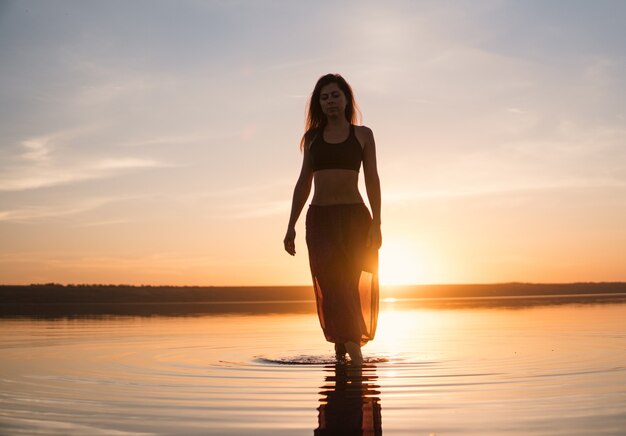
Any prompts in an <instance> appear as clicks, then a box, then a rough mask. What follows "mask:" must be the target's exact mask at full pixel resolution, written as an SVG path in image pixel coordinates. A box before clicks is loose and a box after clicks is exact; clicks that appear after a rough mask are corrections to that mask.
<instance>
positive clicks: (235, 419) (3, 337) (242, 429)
mask: <svg viewBox="0 0 626 436" xmlns="http://www.w3.org/2000/svg"><path fill="white" fill-rule="evenodd" d="M310 309H312V310H314V309H313V306H311V307H310ZM310 309H307V310H304V311H303V310H302V306H301V305H300V306H298V309H297V310H296V311H295V313H290V312H289V311H285V310H284V308H282V309H281V310H280V313H271V314H268V313H256V314H252V313H219V312H217V313H216V312H215V311H214V313H210V314H206V315H196V316H154V317H130V316H125V317H88V318H50V319H33V318H4V319H0V368H1V376H0V431H1V433H2V434H21V433H22V434H33V433H41V434H80V435H83V434H107V435H108V434H216V435H218V434H219V435H230V434H232V435H246V434H255V435H256V434H266V435H292V434H293V435H300V434H313V433H315V434H346V433H347V431H346V428H360V429H361V432H356V433H352V434H361V433H362V434H392V435H393V434H411V435H416V434H417V435H431V434H437V435H450V434H480V435H486V434H487V435H489V434H493V435H496V434H519V435H522V434H523V435H533V434H537V435H550V434H555V435H557V434H559V435H560V434H562V435H575V434H594V435H602V434H604V435H613V434H614V435H617V434H623V431H624V429H625V428H626V387H625V386H626V325H625V323H626V321H625V315H626V304H625V303H624V302H619V301H618V302H615V301H614V302H612V303H611V304H580V302H578V303H576V304H573V303H572V304H559V305H546V304H545V302H544V303H541V302H536V301H535V302H534V303H532V304H530V303H529V304H521V305H520V304H517V305H515V304H507V303H504V304H487V305H486V304H484V302H477V303H476V304H471V302H469V303H468V302H467V301H465V302H464V303H463V304H460V305H459V304H457V305H450V304H446V305H443V306H433V305H432V304H426V303H425V302H420V301H414V302H396V303H384V304H383V305H382V308H381V309H382V311H381V316H380V322H379V330H378V334H377V337H376V340H375V341H374V342H372V343H370V344H368V345H367V346H366V347H365V348H364V349H363V351H364V355H365V357H366V361H367V363H366V365H365V366H364V368H363V369H362V370H356V369H353V368H350V367H346V366H345V365H336V364H335V361H334V357H333V355H332V354H331V351H332V348H331V345H330V344H328V343H326V342H325V341H324V339H323V336H322V334H321V329H320V328H319V324H318V321H317V318H316V315H315V313H314V312H312V311H311V310H310ZM261 312H262V311H261Z"/></svg>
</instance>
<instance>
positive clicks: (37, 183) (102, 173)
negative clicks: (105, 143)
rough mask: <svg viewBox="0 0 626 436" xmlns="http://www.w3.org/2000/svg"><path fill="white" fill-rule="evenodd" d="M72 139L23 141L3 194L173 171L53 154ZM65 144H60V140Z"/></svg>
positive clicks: (1, 182) (0, 179)
mask: <svg viewBox="0 0 626 436" xmlns="http://www.w3.org/2000/svg"><path fill="white" fill-rule="evenodd" d="M69 136H71V135H70V134H69V133H68V132H66V133H65V134H51V135H48V136H43V137H38V138H30V139H26V140H24V141H22V142H21V143H20V146H21V148H22V149H25V151H24V152H22V153H20V154H19V155H18V156H16V157H15V158H13V159H12V164H9V165H7V166H5V167H4V168H2V175H0V192H2V191H4V192H7V191H8V192H10V191H24V190H28V189H38V188H45V187H50V186H57V185H66V184H71V183H76V182H80V181H84V180H90V179H101V178H107V177H113V176H115V175H117V174H119V173H121V172H127V171H132V170H142V169H147V168H162V167H172V166H175V165H173V164H167V163H164V162H160V161H157V160H155V159H150V158H142V157H135V156H115V157H98V158H90V157H89V156H85V157H83V158H71V159H68V158H65V157H64V156H62V155H61V154H60V153H57V154H55V153H53V151H54V150H55V149H56V148H63V146H64V145H65V144H64V142H65V141H67V140H68V138H69ZM61 138H62V139H65V141H59V139H61Z"/></svg>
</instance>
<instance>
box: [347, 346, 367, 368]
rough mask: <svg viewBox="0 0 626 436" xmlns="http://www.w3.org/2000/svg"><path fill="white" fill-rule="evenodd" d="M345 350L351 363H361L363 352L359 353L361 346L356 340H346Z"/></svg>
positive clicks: (359, 364) (358, 364)
mask: <svg viewBox="0 0 626 436" xmlns="http://www.w3.org/2000/svg"><path fill="white" fill-rule="evenodd" d="M345 345H346V350H347V351H348V354H349V355H350V359H351V361H352V364H353V365H357V366H361V365H363V354H361V346H360V345H359V344H357V343H356V342H346V344H345Z"/></svg>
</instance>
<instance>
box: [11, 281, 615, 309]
mask: <svg viewBox="0 0 626 436" xmlns="http://www.w3.org/2000/svg"><path fill="white" fill-rule="evenodd" d="M625 292H626V282H585V283H553V284H542V283H495V284H464V285H408V286H386V287H382V290H381V297H382V298H385V297H397V298H471V297H512V296H538V295H567V294H572V295H577V294H612V293H625ZM312 299H313V290H312V289H311V287H310V286H228V287H221V286H220V287H218V286H150V285H142V286H133V285H99V284H80V285H62V284H58V283H46V284H32V285H27V286H26V285H25V286H12V285H0V302H2V304H24V303H27V304H64V303H72V304H77V303H108V304H111V303H188V302H248V301H302V300H312Z"/></svg>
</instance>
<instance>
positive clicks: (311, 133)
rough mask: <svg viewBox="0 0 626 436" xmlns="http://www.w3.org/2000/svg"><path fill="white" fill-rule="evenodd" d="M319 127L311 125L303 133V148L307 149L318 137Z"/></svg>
mask: <svg viewBox="0 0 626 436" xmlns="http://www.w3.org/2000/svg"><path fill="white" fill-rule="evenodd" d="M320 131H321V129H320V128H319V127H313V128H310V129H309V130H307V131H306V133H305V134H304V148H305V149H307V150H308V149H309V148H310V147H311V145H313V142H315V140H316V139H317V138H318V136H319V133H320Z"/></svg>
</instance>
